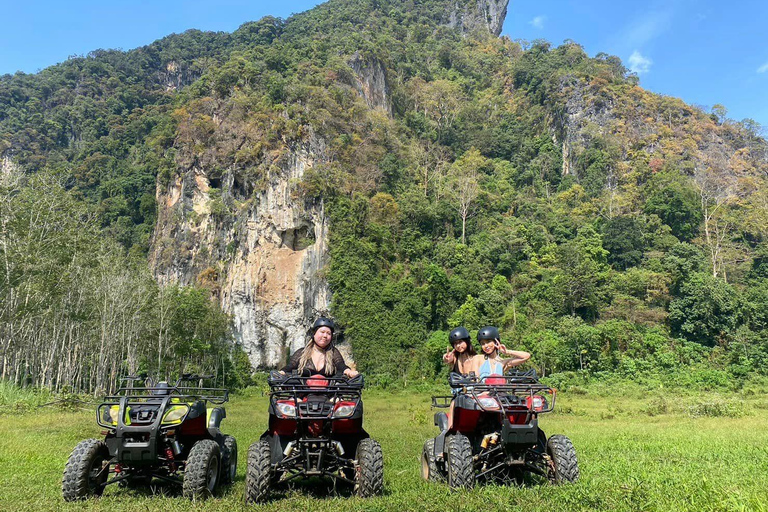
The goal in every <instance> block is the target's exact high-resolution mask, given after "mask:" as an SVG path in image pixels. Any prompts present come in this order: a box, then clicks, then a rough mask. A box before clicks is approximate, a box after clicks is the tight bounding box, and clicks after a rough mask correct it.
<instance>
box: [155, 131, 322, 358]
mask: <svg viewBox="0 0 768 512" xmlns="http://www.w3.org/2000/svg"><path fill="white" fill-rule="evenodd" d="M324 152H325V146H324V144H323V143H322V141H320V140H318V139H317V138H314V137H310V138H309V140H308V141H307V142H306V143H305V144H303V145H301V146H298V147H295V148H294V149H293V151H292V152H291V154H290V155H288V157H287V158H286V159H285V160H284V162H285V163H284V164H283V165H282V166H281V167H280V168H279V170H278V171H276V172H274V173H273V174H272V175H271V176H270V177H269V178H268V180H267V183H266V185H265V186H264V187H263V190H261V191H259V192H255V193H254V194H253V195H252V196H251V197H250V198H248V199H245V198H244V197H242V196H241V194H240V192H239V188H241V187H242V184H239V183H238V182H237V179H236V176H235V174H234V173H232V172H225V173H224V174H223V175H222V177H221V179H211V178H209V173H208V172H207V170H206V169H200V168H192V169H190V170H188V171H187V172H185V173H184V174H183V175H182V176H180V177H178V178H177V179H176V180H175V181H173V182H172V183H170V184H169V185H167V186H158V188H157V202H158V224H157V229H156V233H155V236H154V240H153V246H152V252H151V255H150V263H151V265H152V267H153V269H154V272H155V275H156V277H157V279H158V280H159V281H160V282H178V283H180V284H190V283H193V282H195V281H197V282H199V283H203V284H205V283H211V282H213V283H215V286H214V293H215V294H217V295H218V297H219V299H220V301H221V305H222V307H223V309H224V310H225V311H227V312H229V313H230V314H231V315H232V317H233V321H234V331H235V336H236V339H237V340H238V341H239V342H241V343H242V345H243V347H244V348H245V350H246V351H247V352H248V353H249V355H250V359H251V363H252V365H253V366H254V367H274V366H276V365H278V364H280V363H282V362H284V361H285V359H286V357H287V354H288V353H289V352H292V351H294V350H296V349H298V348H300V347H301V346H303V344H304V341H305V333H306V330H307V326H308V325H309V324H310V323H311V321H312V320H313V319H314V317H315V316H317V314H318V313H324V312H326V311H327V310H328V305H329V299H330V296H329V291H328V286H327V284H326V282H325V281H324V280H323V279H322V278H321V277H320V275H321V272H320V271H321V269H322V268H323V267H324V266H325V264H326V262H327V254H328V252H327V240H328V219H327V218H326V216H325V213H324V209H323V204H322V203H312V202H305V201H303V200H298V199H296V194H295V192H296V191H295V186H296V183H298V182H299V181H300V180H301V178H302V176H303V174H304V171H305V170H306V169H307V168H309V167H311V166H312V165H313V163H314V161H315V159H317V158H318V156H319V155H323V154H324ZM213 185H216V187H214V186H213ZM240 199H244V200H243V201H240ZM221 205H231V206H232V208H234V209H235V210H236V211H234V213H231V212H230V213H229V214H225V215H223V216H222V215H221V212H220V211H219V210H220V208H221Z"/></svg>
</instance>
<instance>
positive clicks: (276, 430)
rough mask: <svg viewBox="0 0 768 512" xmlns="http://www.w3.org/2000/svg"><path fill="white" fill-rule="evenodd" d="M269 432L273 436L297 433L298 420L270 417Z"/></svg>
mask: <svg viewBox="0 0 768 512" xmlns="http://www.w3.org/2000/svg"><path fill="white" fill-rule="evenodd" d="M269 430H270V431H271V432H272V433H273V434H277V435H280V436H287V435H291V434H294V433H296V420H285V419H280V418H277V417H275V416H270V417H269Z"/></svg>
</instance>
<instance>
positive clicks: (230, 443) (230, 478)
mask: <svg viewBox="0 0 768 512" xmlns="http://www.w3.org/2000/svg"><path fill="white" fill-rule="evenodd" d="M235 475H237V441H235V438H234V437H232V436H224V450H222V453H221V483H222V484H224V485H229V484H231V483H232V482H234V481H235Z"/></svg>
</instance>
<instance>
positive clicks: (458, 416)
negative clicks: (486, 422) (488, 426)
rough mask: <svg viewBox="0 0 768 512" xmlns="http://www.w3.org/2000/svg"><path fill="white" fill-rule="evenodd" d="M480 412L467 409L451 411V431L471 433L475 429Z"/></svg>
mask: <svg viewBox="0 0 768 512" xmlns="http://www.w3.org/2000/svg"><path fill="white" fill-rule="evenodd" d="M481 413H482V411H470V410H467V409H459V408H458V407H457V408H456V409H454V410H453V430H457V431H459V432H472V431H474V430H475V428H476V427H477V421H478V420H479V419H480V414H481Z"/></svg>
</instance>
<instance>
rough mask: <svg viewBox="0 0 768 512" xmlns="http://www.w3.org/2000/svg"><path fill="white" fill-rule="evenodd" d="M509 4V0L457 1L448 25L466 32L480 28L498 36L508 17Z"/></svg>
mask: <svg viewBox="0 0 768 512" xmlns="http://www.w3.org/2000/svg"><path fill="white" fill-rule="evenodd" d="M508 5H509V0H468V1H457V2H456V3H455V4H454V6H453V9H452V10H451V11H450V13H449V17H448V26H449V27H451V28H457V29H459V30H461V31H462V32H463V33H465V34H469V33H472V32H476V31H478V30H480V31H488V32H490V33H491V34H493V35H494V36H498V35H499V34H501V29H502V27H503V26H504V19H505V18H506V17H507V6H508Z"/></svg>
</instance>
